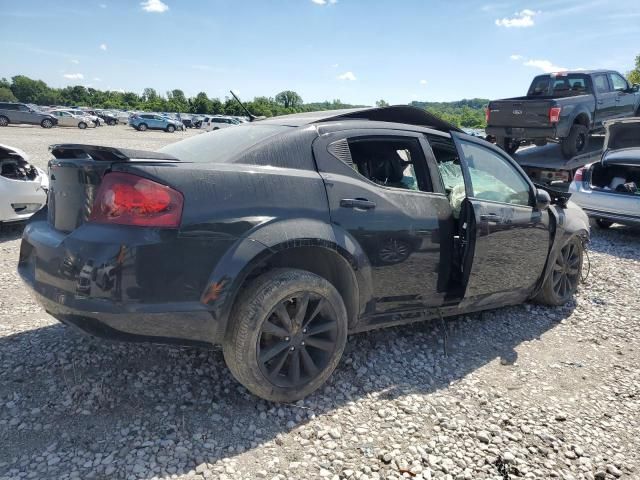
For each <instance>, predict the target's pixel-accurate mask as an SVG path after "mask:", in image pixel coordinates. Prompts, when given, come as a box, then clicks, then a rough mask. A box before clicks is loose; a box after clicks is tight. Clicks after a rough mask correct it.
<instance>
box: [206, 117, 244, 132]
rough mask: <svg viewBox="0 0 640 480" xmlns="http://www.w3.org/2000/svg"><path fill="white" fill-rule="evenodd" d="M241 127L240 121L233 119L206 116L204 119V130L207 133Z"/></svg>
mask: <svg viewBox="0 0 640 480" xmlns="http://www.w3.org/2000/svg"><path fill="white" fill-rule="evenodd" d="M235 125H240V121H238V120H236V119H235V118H231V117H210V116H206V117H204V118H203V119H202V127H200V128H202V129H204V130H207V131H212V130H220V129H221V128H227V127H233V126H235Z"/></svg>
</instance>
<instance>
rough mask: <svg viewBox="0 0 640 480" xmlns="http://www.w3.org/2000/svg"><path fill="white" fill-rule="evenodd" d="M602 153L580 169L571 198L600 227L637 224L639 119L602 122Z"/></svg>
mask: <svg viewBox="0 0 640 480" xmlns="http://www.w3.org/2000/svg"><path fill="white" fill-rule="evenodd" d="M605 128H606V131H607V133H606V136H605V143H604V153H603V154H602V158H601V159H600V161H598V162H594V163H591V164H589V165H586V166H585V167H583V168H581V169H579V170H578V171H577V172H576V174H575V175H574V178H573V182H571V185H569V191H570V192H571V193H572V198H573V199H575V202H576V203H577V204H578V205H580V206H581V207H582V208H583V209H584V211H585V212H586V213H587V215H589V216H590V217H592V218H594V219H595V220H596V223H597V225H598V226H600V227H601V228H609V227H610V226H611V225H612V224H613V223H621V224H624V225H636V226H640V118H631V119H626V120H618V121H613V122H605Z"/></svg>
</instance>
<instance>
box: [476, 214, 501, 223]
mask: <svg viewBox="0 0 640 480" xmlns="http://www.w3.org/2000/svg"><path fill="white" fill-rule="evenodd" d="M480 221H482V222H494V223H500V222H501V221H502V219H501V217H500V216H499V215H496V214H495V213H483V214H482V215H480Z"/></svg>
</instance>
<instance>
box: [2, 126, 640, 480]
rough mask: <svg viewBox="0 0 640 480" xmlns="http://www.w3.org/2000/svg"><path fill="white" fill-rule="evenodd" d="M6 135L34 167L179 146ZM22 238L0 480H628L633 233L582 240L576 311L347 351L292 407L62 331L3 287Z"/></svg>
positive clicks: (88, 135)
mask: <svg viewBox="0 0 640 480" xmlns="http://www.w3.org/2000/svg"><path fill="white" fill-rule="evenodd" d="M0 133H2V143H8V144H10V145H15V146H17V147H19V148H22V149H24V150H26V151H27V152H28V153H30V154H32V155H33V156H34V159H35V163H36V164H38V165H40V166H44V165H45V164H46V159H47V158H48V155H47V153H46V146H47V145H48V144H50V143H55V142H61V141H73V142H80V141H83V142H86V143H101V144H113V145H121V146H128V147H135V148H155V147H158V146H160V145H162V144H165V143H168V142H170V141H173V140H175V139H178V138H182V137H183V136H184V135H183V134H179V133H176V134H173V135H171V134H167V133H164V132H145V133H140V132H134V131H133V130H129V129H126V128H124V127H114V128H111V127H104V128H101V129H98V130H96V131H93V130H91V131H87V132H79V131H74V130H65V131H62V130H61V129H56V130H51V131H46V130H41V129H29V128H19V127H13V128H7V129H3V130H2V131H1V132H0ZM188 134H192V132H189V133H188ZM19 235H20V232H19V231H9V232H5V233H3V234H1V235H0V282H1V285H2V287H3V288H2V289H1V290H0V445H1V446H2V448H0V478H2V479H16V478H34V479H45V478H46V479H49V478H51V479H71V478H77V479H90V478H94V479H105V478H142V479H156V478H158V479H159V478H178V479H203V478H206V479H209V478H219V479H225V478H226V479H234V480H235V479H256V478H266V479H307V478H309V479H312V478H326V479H329V480H335V479H346V478H353V479H360V480H366V479H378V478H414V479H430V478H434V479H435V478H440V479H496V480H505V479H516V478H537V479H547V478H559V479H615V478H624V479H637V478H640V444H639V441H638V438H639V437H640V391H639V390H640V370H639V368H638V364H639V360H640V353H639V352H640V350H639V347H640V299H639V297H638V294H637V291H638V290H637V286H638V285H639V284H640V248H638V247H639V245H640V232H639V231H637V230H632V229H629V228H624V227H614V228H612V229H611V230H610V231H606V232H603V231H598V230H594V235H593V241H592V244H591V247H590V248H591V250H590V253H589V257H590V260H591V274H590V276H589V278H588V280H587V281H586V283H585V284H584V285H583V286H582V287H581V289H580V292H579V294H578V295H577V297H576V299H575V302H574V303H572V304H569V305H566V306H565V307H563V308H555V309H552V308H546V307H540V306H536V305H529V304H527V305H523V306H519V307H512V308H505V309H500V310H496V311H493V312H485V313H483V314H478V315H468V316H464V317H462V318H457V319H451V320H449V321H447V322H446V324H444V325H439V324H438V323H422V324H416V325H412V326H405V327H399V328H392V329H386V330H380V331H375V332H370V333H366V334H360V335H356V336H353V337H351V338H350V340H349V343H348V346H347V350H346V352H345V356H344V358H343V360H342V362H341V363H340V365H339V367H338V369H337V371H336V373H335V374H334V375H333V376H332V378H331V379H330V381H329V382H328V384H327V385H326V386H325V387H324V388H322V389H321V390H320V391H318V392H317V393H316V394H314V395H311V396H310V397H309V398H307V399H305V400H304V401H301V402H298V403H297V404H295V405H276V404H271V403H268V402H265V401H262V400H259V399H257V398H255V397H253V396H251V395H250V394H248V393H247V391H246V390H245V389H244V388H242V387H241V386H239V385H238V384H237V383H236V382H235V381H234V380H233V378H232V377H231V376H230V374H229V371H228V370H227V368H226V367H225V366H224V363H223V359H222V354H221V352H220V351H216V350H213V351H203V350H196V349H188V348H186V349H182V348H174V347H166V346H154V345H133V344H119V343H110V342H106V341H101V340H95V339H91V338H90V337H87V336H84V335H82V334H79V333H76V332H75V331H74V330H72V329H70V328H68V327H64V326H62V325H60V324H58V323H57V322H56V321H54V320H53V319H52V318H51V317H49V316H48V315H47V314H46V313H45V312H44V311H42V310H41V309H40V308H39V307H38V306H37V305H36V304H35V303H34V301H33V300H32V299H31V297H30V296H29V295H28V294H27V293H26V292H25V291H24V289H23V287H22V284H21V282H20V280H19V278H18V276H17V274H16V272H15V264H16V259H17V256H18V249H19ZM445 338H446V341H445Z"/></svg>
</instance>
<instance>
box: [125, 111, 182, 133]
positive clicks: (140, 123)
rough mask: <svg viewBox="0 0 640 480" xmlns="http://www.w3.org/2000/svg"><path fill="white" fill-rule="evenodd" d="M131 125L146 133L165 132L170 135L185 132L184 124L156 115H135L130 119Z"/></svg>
mask: <svg viewBox="0 0 640 480" xmlns="http://www.w3.org/2000/svg"><path fill="white" fill-rule="evenodd" d="M129 125H131V126H132V127H133V128H135V129H136V130H139V131H141V132H144V131H145V130H147V129H149V130H164V131H165V132H169V133H173V132H175V131H176V130H184V126H183V125H182V123H180V122H178V121H177V120H170V119H169V118H167V117H163V116H162V115H158V114H156V113H141V114H140V115H133V116H132V117H131V118H129Z"/></svg>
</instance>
